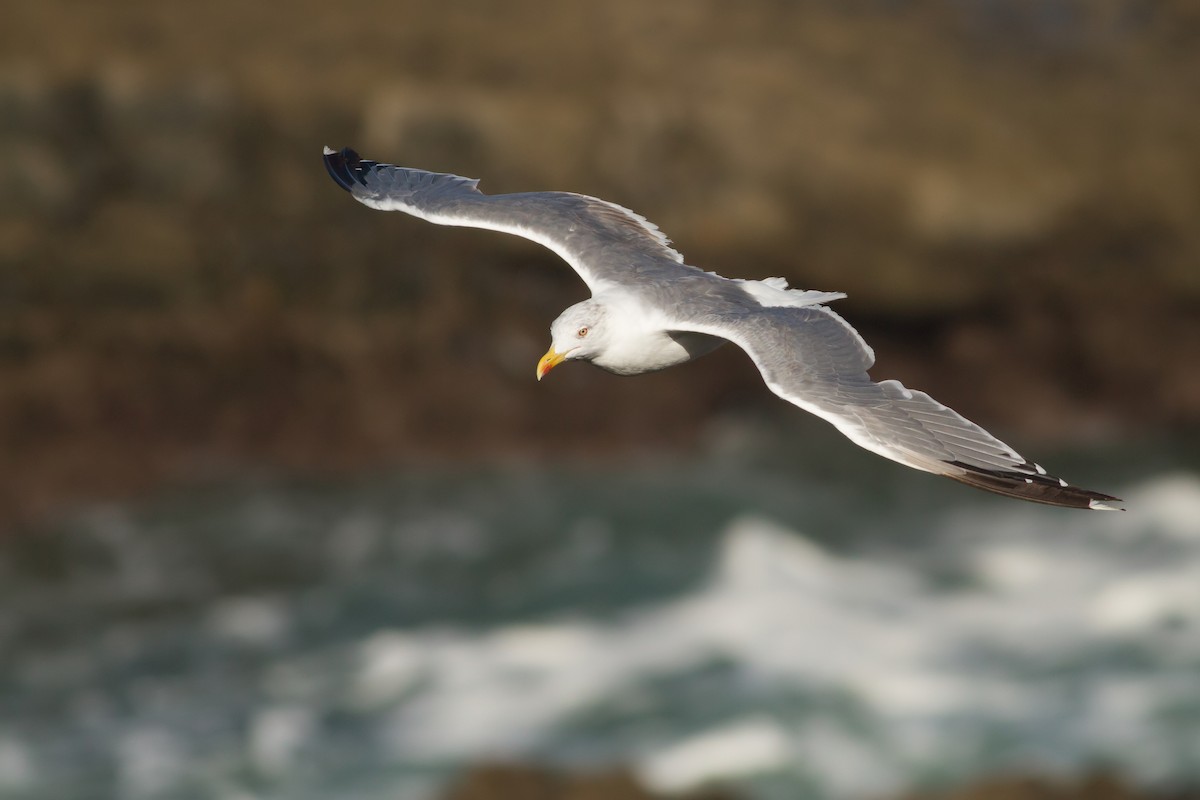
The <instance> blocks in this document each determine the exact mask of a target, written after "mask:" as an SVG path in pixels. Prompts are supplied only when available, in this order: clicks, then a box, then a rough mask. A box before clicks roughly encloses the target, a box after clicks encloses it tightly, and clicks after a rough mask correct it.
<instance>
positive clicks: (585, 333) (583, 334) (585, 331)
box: [575, 325, 588, 339]
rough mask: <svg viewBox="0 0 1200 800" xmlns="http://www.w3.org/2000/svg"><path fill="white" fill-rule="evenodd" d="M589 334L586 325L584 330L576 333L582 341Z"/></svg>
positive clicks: (581, 329)
mask: <svg viewBox="0 0 1200 800" xmlns="http://www.w3.org/2000/svg"><path fill="white" fill-rule="evenodd" d="M587 333H588V329H587V326H586V325H584V326H583V327H582V328H580V329H579V330H577V331H575V335H576V336H578V337H579V338H580V339H582V338H583V337H585V336H587Z"/></svg>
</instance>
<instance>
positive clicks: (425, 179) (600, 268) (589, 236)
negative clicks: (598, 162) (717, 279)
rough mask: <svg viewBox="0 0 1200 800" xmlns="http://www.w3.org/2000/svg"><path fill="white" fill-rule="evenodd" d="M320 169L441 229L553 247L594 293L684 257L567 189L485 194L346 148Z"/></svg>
mask: <svg viewBox="0 0 1200 800" xmlns="http://www.w3.org/2000/svg"><path fill="white" fill-rule="evenodd" d="M325 168H326V169H328V170H329V174H330V176H332V178H333V179H334V180H335V181H337V183H338V185H339V186H341V187H342V188H343V189H345V190H346V191H348V192H350V194H351V195H352V196H353V197H354V199H355V200H358V201H359V202H360V203H362V204H364V205H367V206H370V207H371V208H375V209H378V210H380V211H403V212H404V213H406V214H411V215H413V216H414V217H419V218H421V219H424V220H427V221H429V222H433V223H436V224H438V225H458V226H463V227H469V228H486V229H488V230H493V231H501V232H504V233H512V234H515V235H517V236H522V237H524V238H526V239H530V240H532V241H535V242H537V243H538V244H540V245H543V246H545V247H548V248H549V249H551V250H553V251H554V252H555V253H556V254H557V255H558V256H559V257H560V258H562V259H563V260H564V261H566V262H567V263H568V264H570V265H571V267H573V268H574V269H575V271H576V272H578V273H579V276H580V277H581V278H583V280H584V283H586V284H587V285H588V288H589V289H591V291H592V294H596V293H597V292H599V291H601V290H602V289H604V288H605V287H606V286H611V285H621V284H630V283H636V282H640V281H643V280H646V279H648V278H653V279H662V278H664V277H669V275H670V274H672V273H678V272H679V271H681V270H686V271H689V272H690V271H693V270H694V268H693V267H688V266H686V265H684V264H683V256H681V255H680V254H679V253H678V252H677V251H675V250H674V249H672V248H671V244H670V242H669V241H668V240H667V237H666V236H664V235H663V234H662V232H661V231H659V230H658V228H657V227H656V226H655V225H654V224H653V223H651V222H648V221H647V220H646V218H645V217H642V216H641V215H639V214H635V213H634V212H632V211H630V210H629V209H627V208H622V207H621V206H618V205H616V204H614V203H609V202H607V201H605V200H599V199H597V198H595V197H588V196H587V195H582V194H573V193H570V192H526V193H521V194H498V195H485V194H483V193H482V192H480V191H479V189H478V188H477V185H478V183H479V181H477V180H472V179H470V178H463V177H460V176H458V175H450V174H447V173H441V172H426V171H424V170H419V169H409V168H407V167H397V166H394V165H392V164H379V163H376V162H374V161H367V160H364V159H362V158H359V155H358V153H356V152H354V151H353V150H351V149H350V148H348V147H347V148H345V149H343V150H341V151H335V150H332V149H330V148H328V147H326V148H325Z"/></svg>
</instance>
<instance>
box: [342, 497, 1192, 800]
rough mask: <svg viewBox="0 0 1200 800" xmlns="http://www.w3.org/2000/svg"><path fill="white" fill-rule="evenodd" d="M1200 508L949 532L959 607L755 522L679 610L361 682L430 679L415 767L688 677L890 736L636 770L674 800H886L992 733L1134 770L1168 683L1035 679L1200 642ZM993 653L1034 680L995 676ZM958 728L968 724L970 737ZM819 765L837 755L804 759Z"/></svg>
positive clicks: (520, 741)
mask: <svg viewBox="0 0 1200 800" xmlns="http://www.w3.org/2000/svg"><path fill="white" fill-rule="evenodd" d="M1198 497H1200V493H1198V492H1197V482H1196V481H1193V480H1183V479H1180V478H1178V477H1173V478H1170V479H1169V480H1167V481H1164V482H1162V483H1151V484H1148V485H1146V486H1143V487H1140V488H1135V490H1134V491H1132V492H1131V493H1130V506H1131V507H1133V508H1138V507H1139V506H1140V504H1141V503H1143V502H1147V503H1149V504H1152V505H1155V506H1156V507H1155V508H1146V509H1145V510H1143V511H1140V512H1129V513H1127V514H1126V515H1106V516H1103V517H1101V515H1086V516H1088V522H1087V523H1086V524H1085V523H1083V522H1078V521H1075V520H1070V521H1069V522H1068V523H1066V524H1063V525H1060V524H1059V523H1060V520H1062V519H1063V518H1062V517H1053V518H1050V519H1049V521H1047V520H1048V518H1047V517H1045V516H1044V515H1043V516H1038V510H1037V509H1033V510H1028V509H1025V508H1024V507H1014V509H1013V510H1012V511H1010V512H1008V513H1006V514H999V515H997V516H996V517H994V518H993V519H992V520H990V521H989V522H985V523H983V524H982V525H981V524H980V522H979V519H978V518H977V517H973V518H972V519H971V523H972V526H973V527H972V529H971V530H970V532H969V534H964V532H963V531H959V530H956V529H955V525H956V523H957V522H958V520H955V519H951V520H950V521H949V523H948V524H947V526H946V527H945V529H943V530H940V531H935V532H934V535H935V536H937V537H940V538H941V540H943V541H944V542H945V547H944V548H943V549H942V551H941V552H939V553H938V557H939V559H941V560H943V561H944V560H945V559H946V558H952V559H954V560H955V562H956V563H957V564H958V565H959V567H960V568H961V569H963V570H965V571H966V572H967V577H968V578H969V579H970V580H969V582H968V585H967V586H965V587H963V588H959V589H955V590H936V589H935V588H934V587H933V586H932V585H931V583H930V582H929V581H928V580H927V579H926V578H924V577H923V576H922V566H923V562H922V560H921V558H920V557H919V556H916V555H914V556H909V557H904V556H902V555H901V554H898V553H896V552H895V551H886V552H885V551H879V552H876V553H874V554H871V553H861V552H860V553H856V554H854V555H852V556H851V555H836V554H833V553H830V552H828V551H826V550H823V549H822V548H820V547H819V546H817V545H816V544H814V543H813V542H812V541H810V540H808V539H806V538H804V537H803V536H802V535H801V534H800V533H798V532H795V531H790V530H787V529H785V528H782V527H781V526H779V525H777V524H775V523H772V522H770V521H768V520H763V519H758V518H750V517H748V518H742V519H739V520H736V521H734V522H733V523H732V524H730V526H729V527H728V530H727V531H726V534H725V535H724V537H723V539H722V542H721V546H720V549H719V553H718V557H717V559H716V562H715V566H714V569H713V572H712V578H711V580H709V581H708V582H707V583H706V584H705V585H704V586H702V587H701V588H699V589H698V590H697V591H695V592H693V593H691V594H689V595H687V596H684V597H681V598H679V599H677V600H674V601H671V602H667V603H664V604H661V605H658V606H654V607H647V608H644V609H642V610H641V611H640V612H637V613H632V614H628V615H627V616H625V617H624V618H622V619H619V620H616V621H613V622H607V623H600V622H595V621H588V620H566V621H561V622H555V623H547V624H543V625H536V626H531V625H505V626H499V627H496V628H494V629H491V630H486V631H481V632H478V633H471V632H467V631H447V630H438V631H426V632H422V631H410V632H405V633H404V634H389V636H398V637H399V638H396V639H394V640H393V639H390V638H386V637H385V638H382V639H381V638H379V637H375V638H373V639H372V640H370V642H369V643H368V644H367V646H366V651H369V652H373V653H374V655H373V656H372V657H371V658H373V659H374V661H373V662H372V661H371V659H368V662H371V663H374V664H375V666H374V667H371V668H368V669H367V670H366V671H364V672H362V673H360V676H359V681H360V684H359V687H358V689H357V691H358V692H360V694H361V695H362V696H364V697H370V698H376V699H377V700H378V699H379V698H388V697H398V696H400V695H402V694H403V692H404V690H405V689H406V688H411V687H412V686H413V685H414V677H413V676H414V675H416V674H420V675H421V676H422V687H423V688H422V689H421V691H420V692H419V693H418V694H417V696H416V697H412V698H409V699H407V700H404V701H403V702H399V703H397V705H396V707H395V710H394V712H393V713H392V716H391V718H390V728H389V730H390V734H389V736H390V741H391V742H392V744H393V747H394V751H393V752H394V753H395V754H396V755H397V756H398V757H405V758H416V759H421V758H432V757H437V758H464V759H469V758H478V757H481V756H488V755H502V754H519V753H520V752H523V751H525V750H526V749H529V748H543V749H544V747H545V745H546V743H547V742H549V741H552V740H553V738H554V731H555V730H556V726H557V725H559V724H561V723H562V722H563V721H564V720H567V719H569V718H571V717H572V715H574V714H577V713H579V712H580V711H582V710H584V709H587V708H589V707H594V706H596V705H603V704H604V703H606V702H609V701H611V700H612V699H613V698H617V697H620V696H622V693H623V692H624V691H626V687H628V686H630V685H631V684H635V683H636V682H637V681H638V680H639V679H641V678H644V677H646V676H653V675H661V674H664V673H680V674H685V673H686V672H687V671H688V670H693V669H699V668H701V667H702V665H703V664H705V663H709V662H711V660H712V659H713V658H723V659H726V660H727V661H729V662H732V663H735V664H737V665H738V668H739V669H740V670H742V671H743V672H744V674H746V675H747V676H750V677H751V678H753V679H754V680H758V681H765V682H767V683H774V684H777V685H779V686H781V687H784V686H797V687H808V688H810V689H814V690H818V691H826V692H828V691H836V692H842V693H845V694H847V695H848V696H850V697H853V698H856V699H857V701H858V702H859V703H861V704H862V707H863V709H864V713H866V714H868V715H869V716H870V717H871V718H872V719H873V720H874V724H876V725H877V726H878V728H879V731H880V733H879V735H878V737H877V739H876V740H875V742H876V743H875V744H874V745H871V744H867V743H864V742H858V743H851V742H852V740H848V739H847V737H846V735H845V734H844V733H841V732H839V731H840V729H839V728H837V727H836V726H833V727H831V724H822V723H821V721H820V719H819V718H815V719H809V720H807V721H805V720H798V719H792V720H790V721H789V720H788V719H786V718H780V719H774V718H771V717H764V716H755V717H752V718H749V719H745V718H743V719H731V720H728V721H726V722H725V723H722V724H718V725H715V726H713V727H712V728H710V729H707V730H702V731H699V732H695V731H693V732H691V733H688V734H687V735H684V736H682V737H680V738H678V739H673V740H672V739H667V740H663V741H661V742H659V745H658V747H657V748H655V749H653V750H652V751H649V754H648V755H646V754H645V753H642V754H641V755H639V754H637V753H629V754H627V757H635V758H638V759H639V760H638V768H639V772H640V774H641V775H642V776H643V777H644V778H646V779H647V780H648V781H649V782H650V784H651V785H652V786H654V787H655V788H657V789H660V790H664V791H678V790H682V789H687V788H689V787H692V786H695V785H697V784H699V783H703V782H705V781H708V780H711V779H714V778H720V777H728V776H731V775H740V774H745V773H747V772H757V771H762V770H784V771H788V770H791V771H799V772H809V771H811V772H812V773H814V776H815V777H816V778H817V779H818V782H819V783H820V784H821V785H824V786H825V787H826V788H827V789H828V790H829V791H831V792H833V793H835V794H838V795H847V794H853V793H860V792H863V791H870V792H883V791H886V790H888V789H891V788H896V786H895V785H896V784H898V783H899V782H901V780H902V775H903V774H904V771H905V770H906V769H911V768H912V767H913V766H914V765H920V764H922V763H926V764H927V766H933V765H934V763H933V758H934V757H935V756H937V757H944V755H945V753H946V752H954V751H955V748H956V747H959V748H964V749H965V751H967V750H970V748H971V744H970V741H966V740H964V739H963V737H964V736H965V737H966V739H967V740H969V739H971V737H973V736H977V737H979V738H978V740H977V742H976V745H979V743H981V742H983V741H984V740H985V739H986V735H987V734H986V732H987V731H988V730H990V729H993V728H994V727H995V726H996V725H1015V726H1018V727H1017V729H1020V726H1021V725H1027V724H1032V725H1035V726H1037V725H1041V726H1043V728H1049V730H1048V731H1043V732H1044V735H1046V736H1049V737H1051V738H1052V739H1056V742H1055V748H1057V750H1055V751H1054V752H1050V751H1047V752H1046V753H1045V754H1041V755H1038V756H1036V757H1037V758H1039V759H1043V764H1051V763H1052V762H1053V760H1054V759H1055V758H1060V759H1066V760H1067V761H1070V759H1072V758H1074V759H1076V760H1078V761H1079V762H1080V763H1083V762H1086V761H1087V760H1088V759H1089V758H1093V757H1099V756H1114V755H1115V757H1116V758H1117V759H1118V760H1120V758H1121V755H1120V754H1121V753H1122V751H1123V748H1126V747H1128V746H1129V745H1130V744H1132V743H1134V742H1135V741H1137V740H1139V739H1141V740H1154V739H1155V737H1156V736H1160V735H1161V734H1156V733H1155V729H1154V727H1153V714H1154V713H1155V710H1156V709H1159V708H1163V707H1169V705H1168V704H1169V703H1170V702H1171V699H1172V697H1173V689H1172V684H1171V680H1170V677H1171V668H1170V667H1169V666H1167V667H1164V668H1163V669H1164V671H1165V673H1166V674H1162V673H1159V674H1148V675H1146V676H1144V677H1141V678H1136V679H1135V678H1131V677H1130V675H1129V674H1128V672H1127V671H1121V670H1116V671H1114V672H1113V673H1111V674H1107V673H1106V672H1105V671H1104V670H1103V669H1102V668H1100V669H1097V670H1096V671H1094V672H1093V673H1092V674H1091V675H1090V676H1089V677H1086V678H1080V679H1079V682H1078V683H1077V684H1076V685H1075V687H1074V689H1073V690H1072V691H1073V692H1075V693H1076V695H1075V698H1076V699H1075V700H1071V701H1068V700H1065V699H1064V698H1063V696H1062V685H1061V678H1056V677H1055V676H1054V673H1053V670H1050V671H1049V672H1047V673H1046V677H1042V678H1039V677H1036V676H1037V674H1038V673H1037V670H1038V669H1039V667H1038V665H1039V664H1045V665H1048V667H1049V666H1052V665H1053V664H1054V663H1055V660H1056V659H1059V658H1063V657H1069V654H1070V652H1071V651H1072V649H1073V648H1096V647H1100V648H1103V647H1119V646H1128V645H1129V644H1130V637H1134V640H1135V641H1136V640H1144V641H1146V642H1148V643H1150V644H1154V643H1155V642H1156V641H1157V640H1156V639H1154V637H1156V636H1158V635H1159V633H1160V629H1159V626H1160V625H1161V624H1162V623H1163V621H1164V620H1171V619H1178V618H1184V619H1187V620H1191V621H1193V622H1196V621H1197V617H1196V615H1197V613H1198V610H1200V588H1197V587H1200V580H1197V579H1196V577H1195V576H1196V574H1197V570H1198V569H1200V538H1192V537H1190V536H1189V535H1188V534H1187V533H1186V527H1187V526H1186V525H1185V524H1184V519H1183V518H1184V516H1186V512H1187V511H1188V510H1189V509H1191V505H1190V504H1191V503H1192V501H1193V500H1194V499H1195V498H1198ZM1123 517H1124V520H1125V522H1124V523H1122V518H1123ZM1197 519H1200V512H1198V516H1197ZM1051 525H1054V526H1055V527H1058V528H1059V530H1056V531H1050V530H1048V528H1049V526H1051ZM1163 535H1167V536H1168V537H1169V538H1170V539H1171V541H1172V542H1174V549H1173V550H1171V552H1169V553H1164V554H1162V555H1161V556H1158V557H1147V556H1146V555H1145V554H1144V553H1140V552H1139V553H1138V554H1136V555H1137V559H1136V564H1131V562H1130V561H1129V560H1128V559H1127V558H1126V556H1127V555H1128V553H1129V546H1130V542H1134V543H1136V542H1139V541H1143V540H1146V539H1147V537H1151V538H1153V537H1156V536H1157V537H1161V536H1163ZM1114 637H1115V638H1114ZM388 642H391V644H390V645H389V644H387V643H388ZM1173 647H1174V648H1175V650H1176V651H1177V656H1176V657H1177V658H1180V659H1182V660H1183V661H1182V663H1195V661H1196V659H1198V658H1200V642H1196V641H1195V640H1194V637H1181V641H1179V642H1176V643H1175V644H1174V645H1173ZM389 648H394V651H390V650H389ZM1164 652H1165V651H1164ZM997 653H1000V654H1004V655H1003V657H1004V658H1009V659H1018V660H1021V659H1024V660H1026V662H1027V664H1028V665H1029V666H1028V667H1026V668H1024V671H1022V669H1013V668H1006V667H1003V666H1001V665H998V664H996V663H993V662H992V661H990V659H991V658H992V656H993V655H994V654H997ZM1187 659H1190V662H1188V661H1187ZM389 664H390V665H391V666H388V665H389ZM381 665H382V666H381ZM1030 668H1032V669H1034V677H1030V674H1029V672H1028V670H1029V669H1030ZM963 720H974V722H973V723H971V724H967V725H966V727H965V728H964V722H963ZM1039 720H1040V722H1039ZM826 722H827V723H828V720H826ZM818 744H819V745H820V747H817V745H818ZM822 748H824V749H825V750H827V751H828V752H829V753H832V754H833V755H831V756H829V757H827V758H820V759H804V758H800V757H796V754H799V753H803V752H805V751H806V750H807V751H808V752H810V753H811V752H816V751H817V750H820V749H822ZM1143 750H1144V748H1143ZM1124 752H1132V753H1137V752H1139V751H1137V750H1134V751H1129V750H1125V751H1124ZM1031 757H1033V756H1031ZM863 764H873V765H874V769H873V771H866V772H864V770H863V769H862V765H863ZM1123 766H1124V767H1125V768H1127V769H1129V770H1130V771H1132V772H1133V773H1134V774H1150V773H1155V772H1161V768H1160V767H1155V766H1153V765H1150V764H1144V765H1143V764H1139V763H1134V762H1131V763H1126V764H1123ZM1143 767H1145V769H1143ZM854 776H859V777H854Z"/></svg>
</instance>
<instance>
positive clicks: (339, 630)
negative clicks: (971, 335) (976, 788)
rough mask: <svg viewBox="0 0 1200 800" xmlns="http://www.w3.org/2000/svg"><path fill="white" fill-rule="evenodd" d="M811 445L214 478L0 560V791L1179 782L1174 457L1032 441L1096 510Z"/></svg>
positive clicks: (99, 512) (752, 790)
mask: <svg viewBox="0 0 1200 800" xmlns="http://www.w3.org/2000/svg"><path fill="white" fill-rule="evenodd" d="M824 436H825V434H823V433H820V432H818V433H813V432H812V431H811V430H810V429H799V430H797V431H795V432H791V433H788V434H787V435H784V436H782V437H781V436H779V435H777V434H774V433H771V434H768V433H764V432H763V431H761V430H759V431H756V430H755V429H753V428H746V429H744V430H743V429H733V430H731V431H730V432H727V435H722V436H720V437H716V438H715V439H714V440H713V443H712V444H711V446H709V447H707V448H706V449H705V451H704V452H701V453H697V454H692V455H690V456H688V457H686V458H685V457H683V456H673V457H665V456H664V457H658V458H646V457H642V458H630V459H627V460H619V459H612V460H610V461H608V462H605V463H603V464H596V463H591V464H581V463H531V462H521V463H506V464H493V465H491V466H486V467H481V466H475V467H471V468H463V467H456V466H454V465H440V466H438V467H435V468H426V469H420V470H418V469H412V468H410V469H404V470H396V471H393V472H390V473H387V474H379V475H371V476H363V477H360V478H358V479H355V480H343V481H337V482H312V481H307V482H305V481H295V480H290V481H289V480H285V479H275V480H270V479H261V478H260V479H256V480H253V481H247V480H240V481H237V482H230V483H229V484H215V485H208V486H203V487H192V488H190V489H187V490H176V491H172V492H169V493H163V494H161V495H158V496H155V497H152V498H148V499H145V500H143V501H140V502H137V503H131V504H128V505H111V506H102V507H95V508H91V509H86V510H83V511H81V512H79V513H77V514H75V515H72V516H71V517H70V518H68V519H65V520H63V521H61V522H60V523H58V524H56V525H55V526H54V527H53V528H51V529H48V530H44V531H40V532H37V533H36V534H35V535H25V536H21V537H13V538H10V539H9V540H7V541H4V542H0V797H3V798H46V797H55V798H62V799H63V800H77V799H82V798H110V797H113V798H230V800H232V799H233V798H238V800H243V799H244V798H264V799H266V798H272V799H274V798H289V799H290V798H328V797H339V798H363V799H364V800H365V799H366V798H414V800H416V799H418V798H426V797H434V796H436V794H437V792H438V790H439V788H440V787H442V786H443V785H444V783H445V781H446V780H448V779H450V778H452V777H453V776H454V775H455V774H456V773H457V772H458V771H459V770H460V769H461V768H462V767H463V765H465V764H469V763H472V762H476V761H479V760H482V759H496V758H503V759H517V760H522V761H537V762H542V763H549V764H557V765H563V766H568V767H586V766H592V765H599V764H608V763H612V762H620V763H623V764H629V765H631V766H632V767H633V768H634V769H636V770H637V772H638V773H639V775H640V776H641V777H642V778H643V779H644V780H645V781H647V782H648V783H649V784H650V785H652V786H654V787H656V788H659V789H662V790H664V791H669V790H675V789H686V788H689V787H692V786H696V785H699V784H702V783H704V782H706V781H711V780H718V781H722V782H726V783H730V784H732V785H734V786H738V787H741V788H742V789H743V791H745V792H746V793H747V796H749V797H756V798H765V799H768V800H773V799H774V798H796V797H813V798H853V797H864V796H880V795H883V794H887V793H889V792H897V791H900V790H902V789H906V788H911V787H913V786H923V785H936V784H942V783H947V782H952V781H956V780H961V779H964V778H967V777H971V776H977V775H981V774H994V773H999V772H1008V771H1016V770H1019V771H1030V770H1036V771H1038V772H1051V773H1063V774H1073V773H1078V772H1081V771H1083V770H1087V769H1089V768H1093V767H1095V766H1097V765H1108V766H1112V767H1114V768H1116V769H1119V770H1120V771H1122V772H1123V773H1125V774H1128V775H1130V776H1131V777H1133V778H1134V779H1136V780H1137V781H1139V782H1142V783H1147V784H1154V785H1160V784H1168V785H1177V784H1180V783H1185V784H1195V783H1197V782H1200V461H1198V459H1197V457H1196V456H1195V453H1196V452H1197V449H1196V448H1194V447H1192V446H1190V445H1188V444H1187V443H1186V442H1174V443H1170V444H1165V443H1158V444H1155V445H1127V446H1124V447H1120V448H1111V449H1109V450H1106V451H1104V452H1096V451H1090V452H1075V453H1059V454H1057V455H1055V454H1052V453H1051V454H1046V453H1044V452H1040V453H1038V454H1037V455H1038V457H1039V460H1041V461H1042V462H1043V463H1045V464H1047V466H1049V467H1052V471H1056V472H1059V473H1061V474H1064V475H1066V476H1067V477H1068V478H1070V479H1072V480H1074V481H1076V482H1078V483H1080V484H1082V485H1088V486H1093V487H1094V488H1097V489H1100V490H1105V491H1113V492H1115V493H1117V494H1119V495H1122V496H1123V497H1125V498H1126V500H1127V501H1128V503H1129V507H1130V510H1129V511H1128V512H1125V513H1123V514H1115V513H1109V514H1105V513H1096V512H1090V513H1089V512H1074V511H1067V510H1059V509H1051V508H1045V507H1040V506H1033V505H1028V504H1022V503H1018V502H1015V501H1011V500H1007V499H1004V498H995V497H991V496H988V495H985V494H982V493H979V492H976V491H974V490H970V489H968V488H966V487H960V486H958V485H955V484H953V483H951V482H949V481H941V480H937V479H934V478H931V477H928V476H923V475H920V474H917V473H913V472H910V471H907V470H903V469H900V468H898V467H892V466H891V465H890V464H888V463H887V462H884V461H883V460H881V459H877V458H875V457H873V456H870V455H869V454H865V453H859V452H858V451H857V450H856V449H855V448H851V447H846V446H845V445H844V444H843V443H841V442H840V441H839V440H837V439H836V438H828V439H826V438H824ZM830 459H832V460H830Z"/></svg>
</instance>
